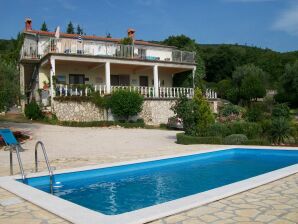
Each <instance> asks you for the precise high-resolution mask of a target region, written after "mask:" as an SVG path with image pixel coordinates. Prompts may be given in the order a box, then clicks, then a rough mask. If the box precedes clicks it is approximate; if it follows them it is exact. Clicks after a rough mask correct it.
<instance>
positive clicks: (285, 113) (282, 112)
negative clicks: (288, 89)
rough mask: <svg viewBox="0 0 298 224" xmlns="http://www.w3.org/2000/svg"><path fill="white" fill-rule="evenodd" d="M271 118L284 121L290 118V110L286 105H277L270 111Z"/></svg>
mask: <svg viewBox="0 0 298 224" xmlns="http://www.w3.org/2000/svg"><path fill="white" fill-rule="evenodd" d="M272 117H273V118H280V117H283V118H285V119H289V118H290V108H289V107H288V106H287V105H286V104H284V103H283V104H277V105H275V106H274V107H273V109H272Z"/></svg>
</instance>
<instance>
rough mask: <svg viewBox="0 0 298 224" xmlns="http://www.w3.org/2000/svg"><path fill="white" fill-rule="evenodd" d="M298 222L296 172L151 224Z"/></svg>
mask: <svg viewBox="0 0 298 224" xmlns="http://www.w3.org/2000/svg"><path fill="white" fill-rule="evenodd" d="M174 223H175V224H200V223H212V224H228V223H247V224H248V223H250V224H253V223H254V224H259V223H270V224H285V223H286V224H295V223H298V174H295V175H292V176H289V177H287V178H284V179H281V180H277V181H275V182H272V183H270V184H266V185H264V186H260V187H258V188H255V189H252V190H249V191H246V192H243V193H240V194H237V195H234V196H231V197H228V198H225V199H222V200H219V201H216V202H213V203H210V204H207V205H204V206H200V207H198V208H195V209H191V210H189V211H186V212H183V213H180V214H177V215H173V216H169V217H166V218H163V219H161V220H158V221H155V222H151V223H150V224H174Z"/></svg>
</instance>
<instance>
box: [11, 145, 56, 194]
mask: <svg viewBox="0 0 298 224" xmlns="http://www.w3.org/2000/svg"><path fill="white" fill-rule="evenodd" d="M39 145H40V146H41V149H42V152H43V155H44V158H45V161H46V164H47V168H48V171H49V176H50V190H51V194H53V179H54V173H53V171H52V168H51V166H50V162H49V159H48V155H47V152H46V149H45V147H44V144H43V143H42V142H41V141H38V142H36V145H35V153H34V155H35V172H38V155H37V149H38V146H39ZM13 149H15V151H16V154H17V158H18V163H19V167H20V172H21V176H22V180H23V181H25V179H26V176H25V172H24V167H23V163H22V159H21V156H20V149H21V146H20V145H15V147H12V148H11V149H10V153H9V160H10V175H13V158H12V152H13Z"/></svg>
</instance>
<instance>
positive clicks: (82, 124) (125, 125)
mask: <svg viewBox="0 0 298 224" xmlns="http://www.w3.org/2000/svg"><path fill="white" fill-rule="evenodd" d="M49 123H51V122H49ZM55 124H58V125H61V126H69V127H110V126H120V127H123V128H144V127H145V123H144V122H129V123H128V122H125V123H122V122H116V121H90V122H77V121H56V123H55Z"/></svg>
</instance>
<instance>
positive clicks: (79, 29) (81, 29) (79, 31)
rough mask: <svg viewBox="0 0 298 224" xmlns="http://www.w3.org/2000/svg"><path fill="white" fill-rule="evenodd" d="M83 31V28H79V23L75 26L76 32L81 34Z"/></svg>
mask: <svg viewBox="0 0 298 224" xmlns="http://www.w3.org/2000/svg"><path fill="white" fill-rule="evenodd" d="M83 33H84V31H83V28H81V27H80V25H78V26H77V34H81V35H82V34H83Z"/></svg>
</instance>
